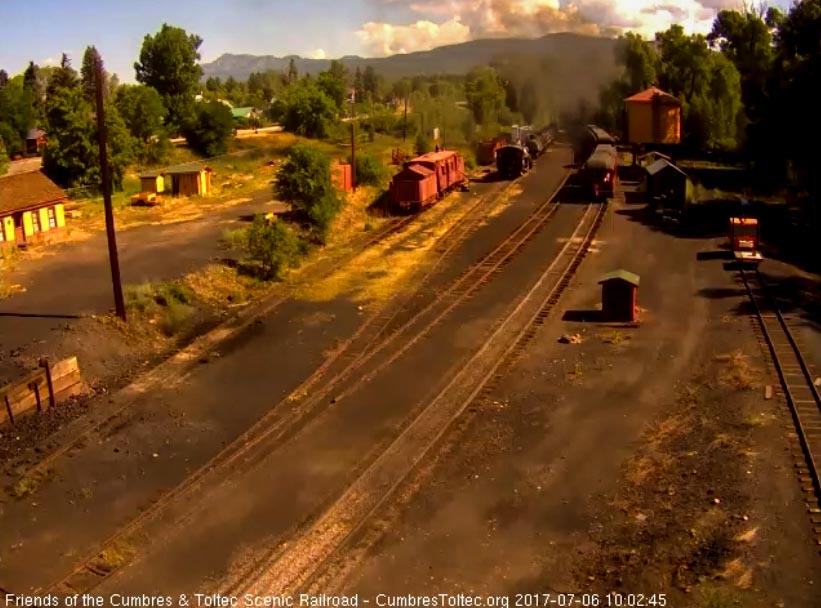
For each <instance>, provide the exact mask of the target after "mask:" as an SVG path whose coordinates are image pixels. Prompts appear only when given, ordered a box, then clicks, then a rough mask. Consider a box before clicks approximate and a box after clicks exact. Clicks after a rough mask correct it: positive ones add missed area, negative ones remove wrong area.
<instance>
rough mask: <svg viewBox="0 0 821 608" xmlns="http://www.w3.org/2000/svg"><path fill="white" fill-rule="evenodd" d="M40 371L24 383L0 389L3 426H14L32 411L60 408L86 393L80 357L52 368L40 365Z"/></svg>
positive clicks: (46, 364) (1, 421)
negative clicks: (65, 402) (7, 424)
mask: <svg viewBox="0 0 821 608" xmlns="http://www.w3.org/2000/svg"><path fill="white" fill-rule="evenodd" d="M40 366H41V369H39V370H37V371H34V372H31V373H30V374H29V375H27V376H26V377H24V378H23V379H22V380H19V381H18V382H16V383H14V384H10V385H7V386H4V387H2V388H0V425H3V424H6V423H11V424H14V421H15V420H17V419H19V418H20V417H21V416H24V415H26V414H29V413H31V412H33V411H38V412H42V411H44V410H45V409H46V408H51V407H55V406H57V405H59V403H60V402H61V401H65V400H66V399H68V398H69V397H72V396H74V395H77V394H79V393H80V392H82V390H83V378H82V375H81V374H80V366H79V365H78V363H77V357H70V358H68V359H63V360H62V361H60V362H58V363H55V364H53V365H52V364H50V363H49V362H48V360H47V359H44V360H42V361H41V362H40Z"/></svg>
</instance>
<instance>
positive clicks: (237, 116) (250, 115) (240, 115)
mask: <svg viewBox="0 0 821 608" xmlns="http://www.w3.org/2000/svg"><path fill="white" fill-rule="evenodd" d="M231 116H233V118H234V120H247V121H249V122H250V121H253V120H255V119H257V118H259V112H258V111H257V109H256V108H254V107H251V106H249V107H245V108H231Z"/></svg>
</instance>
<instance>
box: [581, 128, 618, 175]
mask: <svg viewBox="0 0 821 608" xmlns="http://www.w3.org/2000/svg"><path fill="white" fill-rule="evenodd" d="M601 145H607V146H615V145H616V140H615V139H614V138H613V136H612V135H610V134H609V133H608V132H607V131H605V130H604V129H601V128H599V127H597V126H596V125H587V126H586V127H585V128H584V129H583V130H582V132H581V134H580V135H579V137H578V138H577V139H576V142H575V145H574V146H573V162H574V164H576V165H578V166H583V165H584V163H585V162H587V159H588V158H590V155H591V154H592V153H593V151H594V150H595V149H596V146H601Z"/></svg>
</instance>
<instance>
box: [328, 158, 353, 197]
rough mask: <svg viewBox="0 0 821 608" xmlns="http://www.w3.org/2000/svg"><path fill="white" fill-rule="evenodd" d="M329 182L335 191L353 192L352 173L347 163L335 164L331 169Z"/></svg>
mask: <svg viewBox="0 0 821 608" xmlns="http://www.w3.org/2000/svg"><path fill="white" fill-rule="evenodd" d="M331 182H332V183H333V185H334V187H336V189H337V190H342V191H343V192H350V191H351V190H353V172H352V170H351V165H350V164H348V163H340V162H338V163H336V164H335V165H333V166H332V167H331Z"/></svg>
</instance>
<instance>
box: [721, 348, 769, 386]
mask: <svg viewBox="0 0 821 608" xmlns="http://www.w3.org/2000/svg"><path fill="white" fill-rule="evenodd" d="M715 361H716V362H717V363H721V364H722V368H721V370H720V372H719V374H718V379H719V382H721V384H723V385H724V386H728V387H730V388H734V389H736V390H739V391H749V390H753V389H755V388H758V387H759V386H760V381H761V377H762V372H761V370H760V369H758V368H757V367H755V366H753V365H752V364H751V363H750V360H749V358H748V357H747V355H745V354H744V353H742V352H741V351H738V350H737V351H734V352H732V353H728V354H724V355H718V356H717V357H716V358H715Z"/></svg>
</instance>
